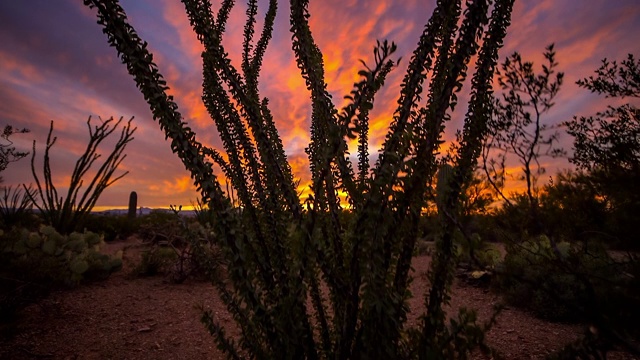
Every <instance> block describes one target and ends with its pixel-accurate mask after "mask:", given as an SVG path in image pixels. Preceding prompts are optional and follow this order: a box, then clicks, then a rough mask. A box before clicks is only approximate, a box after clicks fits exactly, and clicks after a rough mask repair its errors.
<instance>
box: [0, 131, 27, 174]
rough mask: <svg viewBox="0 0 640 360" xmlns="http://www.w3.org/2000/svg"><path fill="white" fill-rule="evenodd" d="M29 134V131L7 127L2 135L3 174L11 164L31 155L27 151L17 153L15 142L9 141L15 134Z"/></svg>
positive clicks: (1, 162)
mask: <svg viewBox="0 0 640 360" xmlns="http://www.w3.org/2000/svg"><path fill="white" fill-rule="evenodd" d="M28 132H29V130H28V129H15V128H14V127H13V126H11V125H5V127H4V129H3V130H2V133H1V134H0V139H1V140H0V172H3V171H4V170H5V169H6V168H7V166H8V165H9V164H10V163H12V162H15V161H18V160H20V159H22V158H24V157H26V156H27V155H29V153H28V152H25V151H16V148H15V146H13V141H11V139H9V138H10V137H11V136H12V135H14V134H24V133H28ZM1 181H2V178H1V177H0V182H1Z"/></svg>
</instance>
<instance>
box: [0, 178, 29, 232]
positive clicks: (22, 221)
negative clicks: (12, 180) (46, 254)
mask: <svg viewBox="0 0 640 360" xmlns="http://www.w3.org/2000/svg"><path fill="white" fill-rule="evenodd" d="M0 189H1V190H0V226H1V227H2V228H4V229H7V230H8V229H9V228H11V227H12V226H17V227H24V226H32V225H33V223H34V222H35V219H36V216H35V215H34V214H33V212H32V211H31V207H32V201H31V198H30V194H31V193H33V189H32V188H31V187H30V186H25V187H24V189H23V187H22V186H18V187H15V188H14V187H12V186H2V187H1V188H0ZM23 191H24V192H23Z"/></svg>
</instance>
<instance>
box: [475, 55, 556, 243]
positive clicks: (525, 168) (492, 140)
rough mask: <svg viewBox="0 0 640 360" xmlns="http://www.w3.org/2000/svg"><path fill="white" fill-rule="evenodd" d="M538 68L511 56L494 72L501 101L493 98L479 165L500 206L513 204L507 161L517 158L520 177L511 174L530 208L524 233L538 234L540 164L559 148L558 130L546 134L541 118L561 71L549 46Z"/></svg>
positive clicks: (542, 170)
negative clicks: (522, 183)
mask: <svg viewBox="0 0 640 360" xmlns="http://www.w3.org/2000/svg"><path fill="white" fill-rule="evenodd" d="M544 57H545V59H546V60H547V64H543V65H542V73H541V74H536V73H535V72H534V69H533V63H532V62H528V61H523V60H522V57H521V56H520V54H518V53H517V52H516V53H513V54H512V55H511V56H510V57H508V58H507V59H506V60H505V61H504V63H503V64H502V66H501V68H502V70H501V71H498V82H499V83H500V86H501V87H502V90H503V93H502V97H496V98H495V100H494V101H495V106H494V113H493V116H492V118H491V122H490V124H489V129H490V130H489V136H488V137H487V138H486V140H485V142H484V144H483V156H482V158H483V163H482V165H483V166H482V167H483V170H484V171H485V174H486V176H487V181H488V182H489V183H490V184H491V185H492V187H493V188H494V190H495V191H496V194H497V195H498V196H499V197H501V198H502V200H504V205H505V206H510V207H511V206H513V205H514V204H513V201H512V199H510V198H509V196H508V194H505V191H504V186H505V182H506V181H507V178H508V175H507V174H506V168H507V167H508V166H509V165H508V164H507V162H508V161H513V159H516V160H517V161H518V165H519V166H521V171H522V173H521V174H519V175H517V176H515V178H516V179H517V180H522V181H525V184H526V186H525V195H526V197H527V199H528V200H527V203H528V205H529V219H528V220H529V221H528V226H526V227H525V229H527V230H529V231H532V232H533V233H540V232H541V231H542V228H541V227H542V226H541V224H540V220H539V216H538V212H539V210H538V206H539V205H538V196H539V194H538V187H537V184H536V183H537V180H538V177H539V176H540V175H542V174H544V171H545V169H544V167H543V166H542V165H541V164H540V158H541V157H543V156H554V157H555V156H559V155H562V154H563V151H562V149H560V148H557V147H556V143H557V141H558V132H557V131H555V132H553V133H551V134H547V132H548V131H549V130H551V128H550V127H549V125H547V124H545V123H544V121H543V114H544V113H546V112H548V111H549V109H551V107H552V106H553V105H554V103H553V100H554V98H555V97H556V95H557V94H558V91H559V90H560V86H561V85H562V80H563V78H564V74H563V73H561V72H560V73H556V67H557V66H558V63H556V61H555V51H554V50H553V44H552V45H549V46H548V47H547V48H546V50H545V52H544Z"/></svg>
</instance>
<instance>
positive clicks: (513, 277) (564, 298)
mask: <svg viewBox="0 0 640 360" xmlns="http://www.w3.org/2000/svg"><path fill="white" fill-rule="evenodd" d="M618 270H619V269H618V268H616V266H615V263H614V262H613V261H612V259H611V258H610V257H609V255H608V254H607V252H606V251H605V250H604V248H603V247H601V246H599V245H597V244H596V243H592V244H590V245H589V247H586V246H582V245H580V244H570V243H568V242H559V243H558V244H557V246H556V247H555V248H554V247H553V246H552V245H551V242H550V241H549V238H547V237H546V236H544V235H541V236H539V237H537V238H532V239H529V240H526V241H524V242H522V243H520V244H513V245H510V246H508V247H507V255H506V256H505V258H504V262H503V263H502V264H501V266H499V268H498V287H499V289H500V291H501V292H502V294H503V295H504V297H505V299H506V300H507V301H508V302H509V303H511V304H513V305H517V306H520V307H524V308H527V309H529V310H531V311H532V312H533V313H534V314H536V315H537V316H540V317H542V318H545V319H549V320H554V321H585V320H586V319H587V316H586V314H587V313H588V311H589V310H590V309H592V308H593V304H594V302H595V301H597V299H595V298H594V295H597V293H600V292H602V291H605V288H603V287H602V286H603V285H605V284H606V282H608V281H615V279H616V277H617V271H618ZM598 311H600V310H598Z"/></svg>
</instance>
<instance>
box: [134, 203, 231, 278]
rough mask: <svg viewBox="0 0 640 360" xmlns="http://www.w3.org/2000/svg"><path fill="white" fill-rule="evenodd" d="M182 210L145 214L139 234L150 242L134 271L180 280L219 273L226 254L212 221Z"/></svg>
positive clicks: (173, 209)
mask: <svg viewBox="0 0 640 360" xmlns="http://www.w3.org/2000/svg"><path fill="white" fill-rule="evenodd" d="M179 212H180V210H179V209H176V208H173V207H172V209H171V211H162V210H160V211H153V212H151V213H150V214H149V215H147V216H145V217H143V218H142V220H141V221H142V223H141V226H140V230H139V233H138V234H139V236H140V237H141V238H142V239H143V241H145V242H146V243H147V245H148V246H149V247H148V249H147V250H146V251H144V252H143V254H142V259H141V261H140V263H139V264H138V266H137V267H136V269H135V270H134V272H135V273H136V274H139V275H147V276H153V275H165V276H168V277H169V279H170V280H171V281H173V282H176V283H181V282H183V281H185V280H186V279H187V278H189V277H196V278H207V279H208V278H210V277H212V276H217V275H218V269H219V267H220V265H221V264H222V258H221V254H220V251H219V250H218V247H217V246H215V245H214V244H213V232H212V230H211V228H210V226H209V225H202V224H200V222H199V221H198V219H199V218H198V217H196V218H186V217H184V216H182V215H180V213H179Z"/></svg>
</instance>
